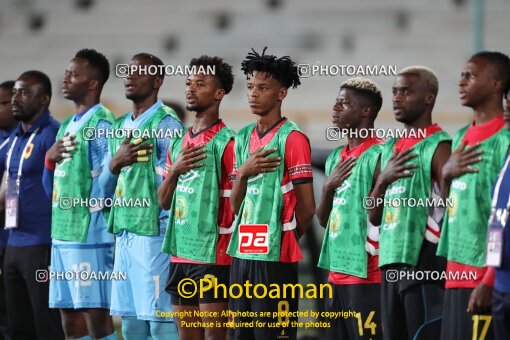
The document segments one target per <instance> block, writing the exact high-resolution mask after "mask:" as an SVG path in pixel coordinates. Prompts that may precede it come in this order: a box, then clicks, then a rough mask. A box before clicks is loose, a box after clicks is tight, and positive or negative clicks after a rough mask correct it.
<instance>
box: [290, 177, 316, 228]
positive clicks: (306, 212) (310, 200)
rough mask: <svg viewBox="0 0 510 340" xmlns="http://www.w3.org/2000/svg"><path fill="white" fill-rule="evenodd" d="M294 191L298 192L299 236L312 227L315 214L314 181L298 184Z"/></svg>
mask: <svg viewBox="0 0 510 340" xmlns="http://www.w3.org/2000/svg"><path fill="white" fill-rule="evenodd" d="M294 193H295V194H296V225H297V226H296V231H297V234H298V237H301V236H303V235H304V234H305V233H306V231H307V230H308V229H309V228H310V226H311V224H312V219H313V215H314V214H315V198H314V195H313V183H312V182H309V183H301V184H296V185H295V186H294Z"/></svg>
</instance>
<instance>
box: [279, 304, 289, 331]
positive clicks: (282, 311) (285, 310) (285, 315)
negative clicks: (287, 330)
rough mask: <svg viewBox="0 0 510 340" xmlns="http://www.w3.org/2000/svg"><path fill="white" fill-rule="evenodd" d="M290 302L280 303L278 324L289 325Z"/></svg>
mask: <svg viewBox="0 0 510 340" xmlns="http://www.w3.org/2000/svg"><path fill="white" fill-rule="evenodd" d="M289 309H290V308H289V301H287V300H282V301H279V302H278V324H279V325H281V324H283V323H289Z"/></svg>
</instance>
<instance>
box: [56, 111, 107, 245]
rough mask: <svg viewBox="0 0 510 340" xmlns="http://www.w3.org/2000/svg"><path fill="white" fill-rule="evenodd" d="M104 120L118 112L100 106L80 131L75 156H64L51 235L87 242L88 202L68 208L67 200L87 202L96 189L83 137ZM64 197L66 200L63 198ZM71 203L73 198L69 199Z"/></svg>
mask: <svg viewBox="0 0 510 340" xmlns="http://www.w3.org/2000/svg"><path fill="white" fill-rule="evenodd" d="M72 119H74V115H73V116H71V117H69V118H67V119H66V120H65V121H64V122H63V123H62V125H60V128H59V130H58V133H57V137H56V140H59V139H62V138H63V137H64V134H65V131H66V128H67V125H69V122H70V121H71V120H72ZM100 120H106V121H108V122H110V123H113V122H114V121H115V117H114V115H113V114H112V113H111V112H110V111H109V110H108V109H107V108H105V107H104V106H100V107H99V108H98V109H97V110H96V111H95V112H94V114H93V115H92V116H91V117H90V119H89V120H88V121H87V122H86V123H85V124H83V126H82V127H81V128H80V129H79V130H78V131H77V132H76V139H75V141H76V142H78V143H77V144H76V148H77V149H76V151H75V152H74V153H73V157H72V158H63V159H62V160H61V161H60V162H58V163H57V164H56V167H55V172H54V179H53V195H52V209H51V238H53V239H57V240H64V241H72V242H85V241H86V240H87V235H88V231H89V223H90V209H89V207H88V206H86V205H82V204H79V205H74V206H73V207H71V209H65V207H64V206H65V205H67V203H66V202H64V201H65V199H66V198H67V199H71V200H72V199H80V201H82V202H85V201H87V200H88V199H89V198H90V192H91V190H92V170H91V169H90V163H89V141H87V140H84V139H83V131H84V130H85V131H87V130H88V129H90V128H95V127H96V126H97V124H98V122H99V121H100ZM61 199H62V201H61ZM68 203H70V201H68Z"/></svg>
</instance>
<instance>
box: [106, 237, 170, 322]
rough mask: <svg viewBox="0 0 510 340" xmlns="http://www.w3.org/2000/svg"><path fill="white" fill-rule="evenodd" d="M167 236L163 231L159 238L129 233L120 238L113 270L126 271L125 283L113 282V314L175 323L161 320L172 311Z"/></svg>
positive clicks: (117, 241) (117, 240)
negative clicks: (165, 251) (164, 249)
mask: <svg viewBox="0 0 510 340" xmlns="http://www.w3.org/2000/svg"><path fill="white" fill-rule="evenodd" d="M164 237H165V233H164V232H162V233H160V235H159V236H138V235H136V234H133V233H130V232H127V231H123V232H122V233H120V234H119V235H118V236H117V238H116V243H115V244H116V248H115V265H114V271H118V272H125V273H126V280H123V281H113V282H112V305H111V308H110V314H111V315H119V316H134V317H136V318H138V319H139V320H147V321H159V322H173V321H174V320H173V319H172V318H165V317H161V315H162V313H164V312H171V311H172V304H171V302H170V294H168V293H167V292H165V284H166V282H167V280H168V274H169V270H170V256H169V255H168V254H166V253H163V252H161V247H162V245H163V239H164ZM158 315H159V317H158ZM163 315H164V314H163ZM167 315H168V314H167Z"/></svg>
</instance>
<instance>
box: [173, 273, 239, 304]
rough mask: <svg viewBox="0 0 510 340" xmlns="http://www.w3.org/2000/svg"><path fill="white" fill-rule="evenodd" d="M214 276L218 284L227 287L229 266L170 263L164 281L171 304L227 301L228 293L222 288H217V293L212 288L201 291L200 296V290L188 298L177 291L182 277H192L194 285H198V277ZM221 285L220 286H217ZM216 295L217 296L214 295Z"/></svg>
mask: <svg viewBox="0 0 510 340" xmlns="http://www.w3.org/2000/svg"><path fill="white" fill-rule="evenodd" d="M206 275H207V276H208V277H210V276H214V277H215V278H216V280H217V281H216V282H217V284H218V285H224V286H225V287H227V289H228V284H229V276H230V266H223V265H214V264H194V263H172V264H171V265H170V275H169V276H168V282H167V283H166V288H165V290H166V292H167V293H168V294H170V296H171V298H172V305H174V306H198V305H199V304H206V303H215V302H227V301H228V295H227V294H225V295H224V294H223V290H222V289H221V288H219V289H218V290H217V292H218V294H215V291H214V289H209V290H207V291H205V292H202V294H203V296H202V297H200V292H199V291H198V289H197V293H196V294H195V295H194V296H193V297H190V298H186V297H183V296H181V295H180V294H179V292H178V287H179V282H181V280H183V279H192V280H193V281H195V283H196V287H200V279H203V278H204V276H206ZM219 287H221V286H219ZM215 295H217V296H215Z"/></svg>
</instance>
